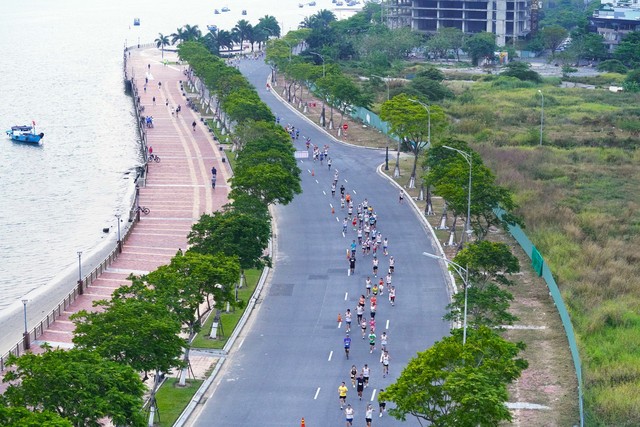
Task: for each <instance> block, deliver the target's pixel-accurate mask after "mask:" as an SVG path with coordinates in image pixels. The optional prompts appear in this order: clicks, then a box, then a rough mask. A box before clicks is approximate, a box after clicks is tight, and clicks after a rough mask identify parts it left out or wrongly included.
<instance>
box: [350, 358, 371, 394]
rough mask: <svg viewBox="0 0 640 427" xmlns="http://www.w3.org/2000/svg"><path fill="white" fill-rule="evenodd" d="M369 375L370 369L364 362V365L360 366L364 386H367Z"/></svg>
mask: <svg viewBox="0 0 640 427" xmlns="http://www.w3.org/2000/svg"><path fill="white" fill-rule="evenodd" d="M369 375H371V369H369V365H367V364H366V363H365V364H364V367H363V368H362V378H363V379H364V388H367V387H369ZM343 384H344V383H343Z"/></svg>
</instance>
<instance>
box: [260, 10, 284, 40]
mask: <svg viewBox="0 0 640 427" xmlns="http://www.w3.org/2000/svg"><path fill="white" fill-rule="evenodd" d="M258 25H260V26H262V27H263V28H264V29H266V30H267V32H268V33H269V34H270V35H272V36H274V37H280V25H279V24H278V20H277V19H276V17H275V16H271V15H264V16H263V17H262V18H260V19H259V20H258Z"/></svg>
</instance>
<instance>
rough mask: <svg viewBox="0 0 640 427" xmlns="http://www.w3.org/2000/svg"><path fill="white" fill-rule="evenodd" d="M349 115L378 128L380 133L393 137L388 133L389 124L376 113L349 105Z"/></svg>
mask: <svg viewBox="0 0 640 427" xmlns="http://www.w3.org/2000/svg"><path fill="white" fill-rule="evenodd" d="M351 117H353V118H354V119H358V120H360V121H361V122H362V123H364V124H365V125H367V126H371V127H374V128H376V129H378V130H379V131H381V132H382V133H385V134H387V135H389V136H390V137H392V138H393V137H394V136H393V135H390V133H389V125H388V124H387V122H385V121H384V120H382V119H381V118H380V117H379V116H378V115H377V114H376V113H374V112H372V111H369V110H367V109H366V108H363V107H351Z"/></svg>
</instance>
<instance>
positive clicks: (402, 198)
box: [398, 190, 404, 204]
mask: <svg viewBox="0 0 640 427" xmlns="http://www.w3.org/2000/svg"><path fill="white" fill-rule="evenodd" d="M398 199H399V202H400V204H402V202H403V201H404V191H402V190H400V195H399V196H398Z"/></svg>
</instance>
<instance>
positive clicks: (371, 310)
mask: <svg viewBox="0 0 640 427" xmlns="http://www.w3.org/2000/svg"><path fill="white" fill-rule="evenodd" d="M374 295H375V294H374ZM377 308H378V305H377V304H376V303H375V302H373V303H371V305H369V315H370V316H371V318H372V319H375V318H376V310H377Z"/></svg>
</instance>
